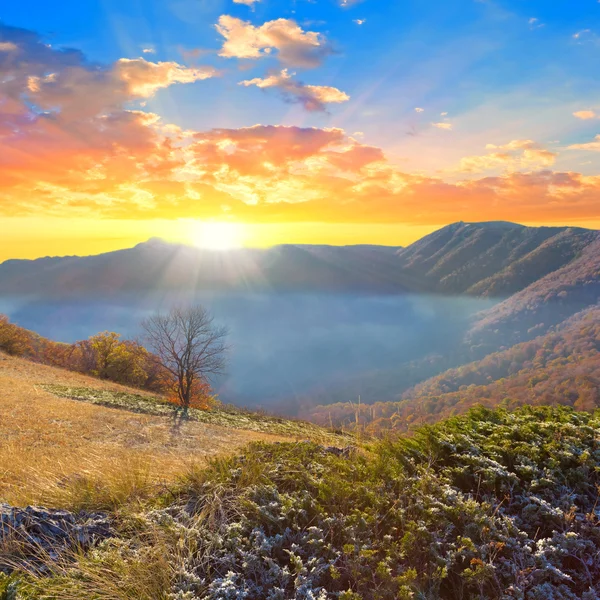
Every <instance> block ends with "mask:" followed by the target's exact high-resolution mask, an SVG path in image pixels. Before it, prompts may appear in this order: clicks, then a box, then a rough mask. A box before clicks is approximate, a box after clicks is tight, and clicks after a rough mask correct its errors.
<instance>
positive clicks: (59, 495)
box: [0, 354, 343, 508]
mask: <svg viewBox="0 0 600 600" xmlns="http://www.w3.org/2000/svg"><path fill="white" fill-rule="evenodd" d="M49 389H52V390H54V391H55V392H59V393H60V394H61V395H63V396H68V395H77V394H75V393H72V394H69V393H65V390H78V394H79V395H81V394H85V395H87V398H86V399H88V400H94V401H90V402H77V401H74V400H72V399H69V398H66V397H58V396H57V395H56V393H50V392H49V391H48V390H49ZM98 398H104V400H106V399H111V398H112V399H114V398H117V399H118V398H126V399H127V398H130V399H131V398H134V399H136V400H137V402H138V403H143V404H144V405H146V406H149V407H152V406H156V405H154V404H153V398H152V396H151V395H148V394H143V393H140V392H138V391H134V390H131V389H128V388H126V387H123V386H119V385H116V384H112V383H107V382H103V381H99V380H97V379H93V378H90V377H86V376H83V375H80V374H77V373H72V372H69V371H64V370H62V369H56V368H53V367H48V366H44V365H38V364H35V363H32V362H29V361H26V360H22V359H16V358H12V357H9V356H6V355H4V354H0V501H1V500H3V501H7V502H9V503H12V504H14V505H25V504H28V503H39V502H43V503H45V504H47V505H55V506H61V507H65V508H67V507H71V508H80V507H84V506H86V505H87V504H88V503H89V502H92V500H91V498H92V497H93V498H94V500H93V503H94V504H96V505H97V504H98V502H99V499H100V504H104V505H106V506H107V507H110V506H114V505H116V504H119V503H120V502H122V501H124V499H125V498H126V497H128V496H144V495H148V494H152V493H154V490H155V489H159V488H160V486H161V485H163V484H165V485H166V484H168V483H169V482H170V481H173V480H174V479H176V478H177V477H179V476H181V475H182V474H183V473H185V472H188V471H189V470H190V469H193V468H195V467H197V466H202V465H204V464H206V462H207V459H208V458H210V457H213V456H215V455H219V454H223V453H231V452H234V451H235V450H237V449H239V448H241V447H243V446H245V445H246V444H248V443H249V442H255V441H290V440H298V439H313V440H315V441H318V442H321V443H332V442H334V441H335V438H334V437H333V436H331V435H328V434H327V433H326V432H325V430H323V429H320V428H318V427H316V426H310V425H304V424H301V423H298V422H290V421H284V420H277V419H268V418H264V419H262V418H261V417H258V416H256V415H244V414H243V413H240V414H239V417H235V416H234V414H233V413H231V412H228V413H223V414H222V416H221V417H219V414H218V413H211V414H207V415H206V417H205V418H204V422H201V421H200V420H195V421H192V422H186V423H184V424H183V425H181V426H180V427H178V428H175V427H174V424H173V422H172V420H171V419H169V418H166V417H165V416H164V415H161V414H160V410H156V411H152V410H148V411H146V413H144V412H131V411H129V410H115V409H114V408H109V407H107V406H100V405H98V403H99V402H102V400H97V399H98ZM107 403H109V402H104V404H107ZM158 406H160V405H158ZM152 412H155V413H158V414H148V413H152ZM342 443H343V442H342Z"/></svg>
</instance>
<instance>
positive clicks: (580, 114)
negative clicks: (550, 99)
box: [573, 110, 598, 121]
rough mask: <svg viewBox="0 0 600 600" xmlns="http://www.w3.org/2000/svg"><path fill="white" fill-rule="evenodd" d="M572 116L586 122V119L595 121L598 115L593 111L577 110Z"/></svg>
mask: <svg viewBox="0 0 600 600" xmlns="http://www.w3.org/2000/svg"><path fill="white" fill-rule="evenodd" d="M573 116H574V117H577V118H578V119H583V120H584V121H586V120H588V119H595V118H596V117H597V116H598V115H597V114H596V113H595V112H594V111H593V110H578V111H577V112H574V113H573Z"/></svg>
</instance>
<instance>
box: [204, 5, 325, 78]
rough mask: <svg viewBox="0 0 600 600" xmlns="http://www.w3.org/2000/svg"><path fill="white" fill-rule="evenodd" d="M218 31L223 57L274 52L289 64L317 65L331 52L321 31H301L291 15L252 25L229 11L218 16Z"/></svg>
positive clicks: (251, 55) (257, 56)
mask: <svg viewBox="0 0 600 600" xmlns="http://www.w3.org/2000/svg"><path fill="white" fill-rule="evenodd" d="M216 28H217V31H218V32H219V33H220V34H221V35H222V36H223V37H224V38H225V42H224V43H223V46H222V48H221V51H220V52H219V56H223V57H226V58H251V59H256V58H264V57H267V56H270V55H271V54H272V53H273V51H276V52H277V58H278V59H279V61H280V62H281V63H283V64H285V65H289V66H292V67H307V68H308V67H317V66H319V65H320V64H321V63H322V62H323V60H324V59H325V57H327V56H328V55H329V54H331V48H330V46H329V44H328V42H327V40H326V39H325V37H324V36H322V35H321V34H320V33H317V32H314V31H304V30H303V29H302V28H301V27H300V26H299V25H298V24H297V23H296V22H295V21H293V20H292V19H277V20H275V21H268V22H266V23H264V24H263V25H261V26H260V27H255V26H254V25H252V24H251V23H249V22H248V21H242V20H241V19H237V18H235V17H231V16H229V15H223V16H221V17H220V18H219V22H218V24H217V25H216Z"/></svg>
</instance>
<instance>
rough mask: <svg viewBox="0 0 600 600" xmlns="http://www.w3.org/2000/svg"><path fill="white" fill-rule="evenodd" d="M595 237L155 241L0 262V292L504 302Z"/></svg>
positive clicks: (464, 232) (496, 234)
mask: <svg viewBox="0 0 600 600" xmlns="http://www.w3.org/2000/svg"><path fill="white" fill-rule="evenodd" d="M599 235H600V234H599V233H598V232H597V231H592V230H587V229H577V228H570V227H524V226H522V225H517V224H515V223H506V222H488V223H463V222H460V223H454V224H452V225H448V226H447V227H443V228H442V229H440V230H439V231H436V232H434V233H432V234H430V235H428V236H426V237H424V238H423V239H421V240H419V241H417V242H415V243H414V244H411V245H410V246H408V247H407V248H400V247H389V246H375V245H358V246H326V245H295V244H290V245H282V246H275V247H273V248H268V249H236V250H228V251H211V250H206V249H200V248H194V247H190V246H184V245H179V244H171V243H167V242H164V241H161V240H157V239H152V240H149V241H148V242H145V243H142V244H139V245H137V246H136V247H134V248H130V249H127V250H119V251H116V252H110V253H106V254H100V255H97V256H85V257H77V256H71V257H62V258H42V259H38V260H33V261H31V260H8V261H6V262H4V263H2V264H0V294H36V295H42V296H44V295H45V296H59V297H63V296H70V295H83V296H85V295H89V294H102V293H108V294H112V293H116V292H129V291H131V292H139V291H160V290H219V291H229V290H232V291H233V290H235V291H254V290H261V291H270V290H273V291H324V292H344V291H352V292H364V293H370V294H381V293H395V294H398V293H400V294H401V293H406V292H417V293H443V294H449V295H461V294H466V295H471V296H480V297H498V298H506V297H508V296H510V295H511V294H513V293H515V292H517V291H520V290H522V289H524V288H526V287H527V286H528V285H530V284H531V283H533V282H535V281H537V280H538V279H540V278H542V277H544V276H546V275H548V274H549V273H552V272H555V271H556V270H558V269H561V268H563V267H565V266H566V265H569V264H570V263H571V262H572V261H574V260H575V259H576V258H577V257H578V256H579V254H580V253H581V252H582V251H583V249H585V248H586V247H587V246H589V245H590V244H591V243H592V242H593V241H594V240H598V239H600V238H599Z"/></svg>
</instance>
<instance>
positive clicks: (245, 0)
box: [233, 0, 260, 6]
mask: <svg viewBox="0 0 600 600" xmlns="http://www.w3.org/2000/svg"><path fill="white" fill-rule="evenodd" d="M233 2H234V3H235V4H245V5H246V6H254V4H255V3H256V2H260V0H233Z"/></svg>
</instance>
